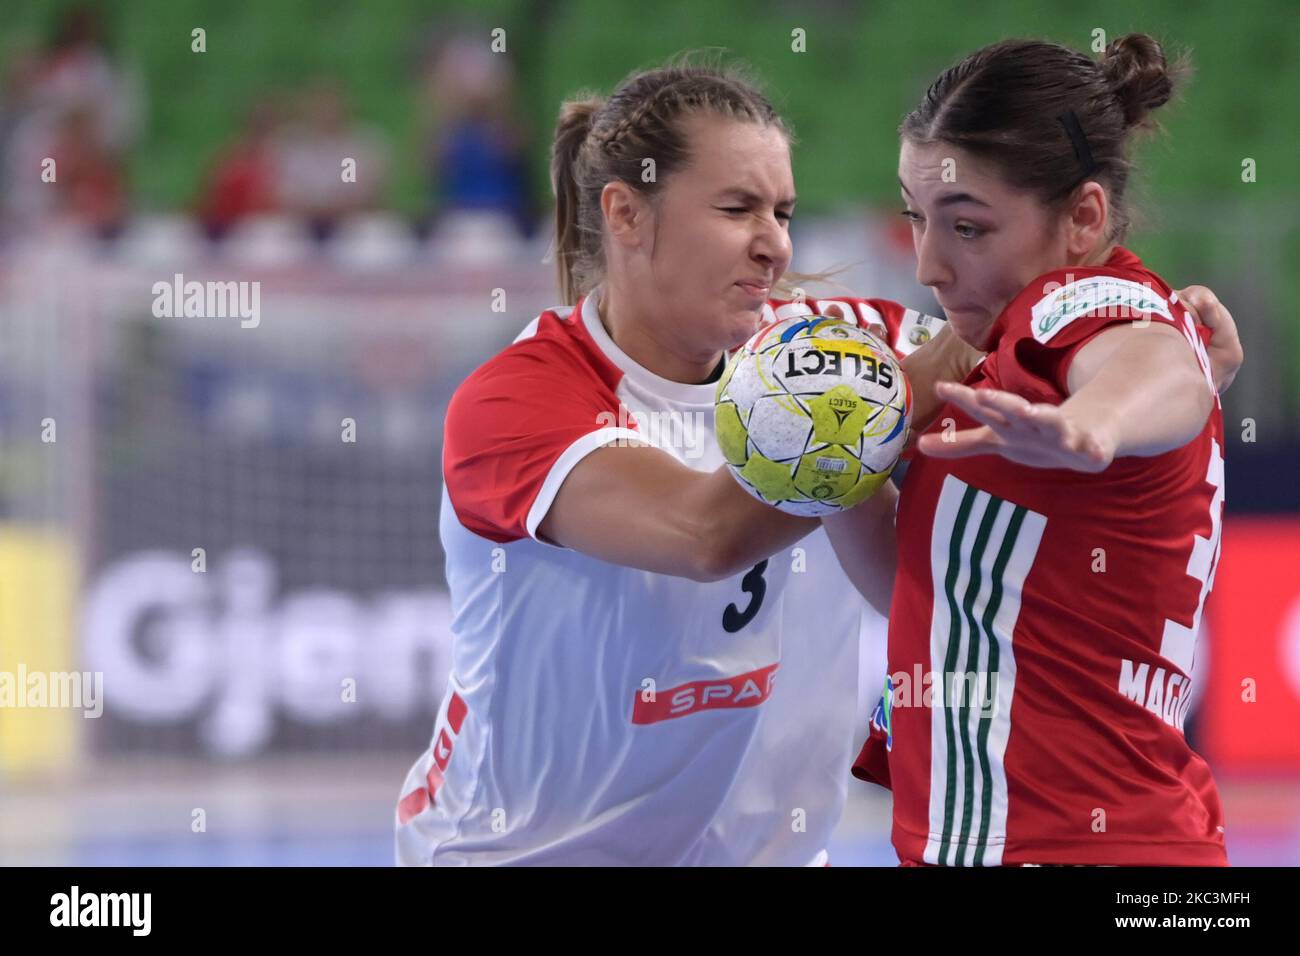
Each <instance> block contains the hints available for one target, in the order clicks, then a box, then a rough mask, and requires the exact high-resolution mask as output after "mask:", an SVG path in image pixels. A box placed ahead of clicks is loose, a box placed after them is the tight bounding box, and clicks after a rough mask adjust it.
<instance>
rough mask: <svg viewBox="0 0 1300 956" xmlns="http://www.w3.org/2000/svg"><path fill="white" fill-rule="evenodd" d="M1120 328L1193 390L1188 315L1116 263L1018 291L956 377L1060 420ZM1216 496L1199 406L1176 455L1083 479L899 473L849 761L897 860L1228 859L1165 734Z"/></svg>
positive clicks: (1172, 731)
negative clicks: (882, 661)
mask: <svg viewBox="0 0 1300 956" xmlns="http://www.w3.org/2000/svg"><path fill="white" fill-rule="evenodd" d="M1132 321H1137V322H1139V323H1143V322H1147V321H1150V322H1159V323H1163V324H1166V325H1170V326H1172V327H1173V328H1175V329H1177V330H1178V331H1179V332H1180V333H1182V334H1183V336H1184V337H1185V338H1186V339H1187V341H1188V344H1189V347H1191V348H1192V349H1194V351H1195V352H1196V355H1197V358H1198V361H1199V362H1200V364H1201V366H1202V368H1203V370H1204V371H1205V375H1206V382H1207V387H1208V388H1210V389H1211V390H1212V391H1213V387H1214V386H1213V380H1212V378H1211V376H1210V370H1209V361H1208V358H1207V357H1206V354H1205V349H1204V345H1203V342H1202V340H1201V338H1200V336H1199V335H1198V331H1197V329H1196V327H1195V325H1194V324H1193V321H1192V319H1191V317H1190V316H1189V315H1188V313H1187V311H1186V310H1185V309H1184V308H1183V307H1182V305H1181V304H1179V302H1178V299H1177V297H1176V296H1175V295H1173V293H1172V292H1171V290H1170V288H1169V286H1168V285H1167V284H1166V283H1165V282H1164V281H1163V280H1162V279H1160V278H1159V277H1158V276H1156V275H1155V274H1154V273H1152V272H1151V271H1149V270H1148V269H1146V268H1145V267H1144V266H1143V265H1142V263H1141V261H1140V260H1139V259H1138V258H1137V257H1136V256H1134V255H1133V254H1132V253H1131V252H1129V251H1128V250H1126V249H1116V250H1115V252H1114V254H1113V255H1112V256H1111V257H1110V259H1109V260H1108V261H1107V262H1106V264H1105V266H1103V267H1100V268H1091V269H1075V270H1072V271H1071V272H1069V273H1067V272H1066V271H1064V270H1063V271H1061V272H1056V273H1050V274H1048V275H1045V276H1042V277H1040V278H1039V279H1037V280H1035V281H1034V282H1033V283H1031V284H1030V285H1029V286H1028V287H1027V288H1026V289H1025V290H1024V291H1023V292H1021V293H1020V295H1019V296H1017V297H1016V298H1015V299H1014V300H1012V302H1011V303H1010V304H1009V305H1008V306H1007V308H1006V309H1005V310H1004V311H1003V313H1002V314H1001V315H1000V316H999V317H998V319H997V321H996V323H995V325H994V328H993V337H992V339H991V343H990V345H989V350H990V351H989V355H988V357H987V358H986V359H985V360H984V361H983V362H982V363H981V364H980V365H979V366H978V367H977V368H976V369H975V370H974V371H973V372H972V373H971V374H970V376H969V377H968V378H967V379H966V384H968V385H970V386H971V387H973V388H977V389H978V388H996V389H1003V390H1005V391H1009V392H1014V393H1016V394H1018V395H1022V396H1024V397H1025V398H1027V399H1029V400H1030V401H1034V402H1048V403H1051V404H1060V403H1061V402H1063V401H1064V400H1065V399H1066V397H1067V396H1068V391H1067V389H1066V374H1067V372H1068V370H1069V366H1070V361H1071V359H1072V358H1073V356H1074V355H1075V354H1076V353H1077V352H1078V350H1079V349H1080V348H1081V347H1082V346H1083V345H1084V344H1086V343H1087V342H1088V341H1089V340H1091V339H1092V338H1093V337H1094V336H1096V335H1097V334H1098V333H1099V332H1101V331H1102V330H1104V329H1106V328H1108V327H1109V326H1112V325H1116V324H1118V323H1121V322H1132ZM1158 413H1159V410H1158V409H1153V410H1152V414H1158ZM949 418H950V419H953V420H954V421H955V425H956V427H957V428H958V429H962V428H970V427H975V426H976V425H977V424H978V423H976V422H974V421H972V420H971V419H970V418H969V417H968V416H966V415H964V414H963V413H962V412H961V411H960V410H959V409H957V408H955V407H953V406H948V407H947V408H945V409H944V410H943V411H942V412H941V413H940V414H939V416H938V419H937V420H936V422H935V423H934V425H933V426H932V428H931V430H932V431H933V430H941V429H942V428H943V427H945V423H944V420H945V419H949ZM1223 500H1224V498H1223V416H1222V411H1221V409H1220V407H1219V404H1218V399H1217V396H1216V399H1215V405H1214V408H1213V410H1212V411H1211V414H1210V416H1209V419H1208V421H1207V422H1206V424H1205V427H1204V429H1203V430H1202V431H1201V433H1200V435H1198V436H1197V437H1196V438H1195V439H1194V440H1192V441H1190V442H1188V443H1187V444H1186V445H1184V446H1183V447H1181V448H1178V449H1175V450H1173V451H1170V452H1167V453H1165V454H1162V455H1159V456H1156V457H1152V458H1136V457H1126V458H1120V459H1117V460H1116V461H1115V462H1114V463H1113V464H1112V465H1111V466H1110V467H1109V468H1107V469H1106V470H1105V471H1103V472H1101V473H1099V474H1083V473H1080V472H1073V471H1068V470H1063V469H1040V468H1031V467H1027V466H1024V465H1019V464H1016V463H1014V462H1011V461H1007V460H1006V459H1003V458H1000V457H996V456H979V457H976V458H969V459H962V460H943V459H938V458H928V457H925V456H922V455H917V456H916V458H915V460H914V461H913V463H912V465H911V468H910V470H909V471H908V474H907V476H906V480H905V482H904V486H903V491H902V497H901V500H900V502H899V512H898V540H899V562H898V564H899V572H898V578H897V581H896V584H895V588H894V597H893V604H892V609H891V613H890V626H889V673H890V675H891V676H890V679H889V680H890V686H889V688H888V689H887V691H886V698H887V699H886V700H885V701H883V702H882V706H880V707H878V708H877V712H876V714H875V715H874V717H873V720H872V731H871V737H870V738H869V739H868V741H867V743H866V745H865V746H864V747H863V748H862V752H861V754H860V756H859V757H858V761H857V763H856V765H855V766H854V773H855V775H857V776H859V777H861V778H862V779H866V780H872V781H874V782H877V783H880V784H882V785H884V786H889V787H891V789H892V790H893V792H894V831H893V840H894V846H895V848H896V849H897V851H898V855H899V858H900V859H901V860H903V861H905V862H917V863H920V862H924V863H932V864H941V865H945V864H946V865H955V866H963V865H964V866H972V865H974V866H979V865H998V864H1023V863H1035V864H1053V863H1056V864H1118V865H1143V864H1151V865H1171V864H1189V865H1223V864H1226V862H1227V857H1226V853H1225V850H1224V838H1223V813H1222V809H1221V807H1220V803H1219V795H1218V792H1217V790H1216V788H1215V785H1214V781H1213V779H1212V777H1211V775H1210V769H1209V767H1208V766H1207V765H1206V763H1205V761H1204V760H1203V759H1202V758H1201V757H1200V756H1198V755H1197V754H1196V753H1195V752H1193V751H1192V749H1191V748H1190V747H1189V746H1188V744H1187V742H1186V740H1185V739H1184V736H1183V723H1184V720H1185V719H1186V716H1187V709H1188V706H1189V704H1190V702H1191V676H1190V675H1191V673H1192V660H1193V654H1194V650H1195V642H1196V634H1197V630H1198V628H1199V625H1200V621H1201V612H1202V610H1203V608H1204V606H1205V599H1206V597H1207V595H1208V594H1209V591H1210V589H1211V587H1212V586H1213V581H1214V571H1215V566H1216V564H1217V561H1218V554H1219V531H1220V525H1221V516H1222V511H1223Z"/></svg>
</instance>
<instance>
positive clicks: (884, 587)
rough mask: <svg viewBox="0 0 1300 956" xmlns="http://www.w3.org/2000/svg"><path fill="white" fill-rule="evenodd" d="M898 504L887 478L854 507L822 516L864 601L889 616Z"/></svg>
mask: <svg viewBox="0 0 1300 956" xmlns="http://www.w3.org/2000/svg"><path fill="white" fill-rule="evenodd" d="M897 505H898V489H897V488H895V487H894V484H893V482H890V481H887V482H885V483H884V485H882V486H881V488H880V490H879V491H877V492H876V493H875V494H874V495H872V496H871V497H870V498H868V499H867V500H866V501H864V502H862V504H860V505H858V506H857V507H855V508H850V509H849V510H848V511H844V512H841V513H840V514H836V515H827V516H825V517H823V518H822V526H823V527H825V528H826V535H827V537H829V538H830V539H831V545H832V546H833V547H834V548H835V556H836V557H838V558H839V560H840V566H841V567H842V568H843V569H844V573H845V574H847V575H848V578H849V580H850V581H852V582H853V586H854V587H855V588H857V589H858V592H859V593H860V594H861V595H862V596H863V597H864V598H866V600H867V603H868V604H870V605H871V606H872V607H873V608H875V609H876V611H877V612H878V613H879V614H881V615H883V616H885V617H888V616H889V603H890V601H891V599H892V598H893V594H894V575H895V573H896V572H897V570H898V547H897V532H896V530H895V524H894V513H895V509H896V508H897Z"/></svg>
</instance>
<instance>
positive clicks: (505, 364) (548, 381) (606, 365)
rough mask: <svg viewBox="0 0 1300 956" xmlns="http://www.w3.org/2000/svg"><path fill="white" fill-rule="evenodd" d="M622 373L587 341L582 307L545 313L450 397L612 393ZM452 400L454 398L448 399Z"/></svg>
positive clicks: (571, 307) (592, 342)
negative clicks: (540, 391)
mask: <svg viewBox="0 0 1300 956" xmlns="http://www.w3.org/2000/svg"><path fill="white" fill-rule="evenodd" d="M622 374H623V373H622V371H621V370H620V369H619V368H618V366H616V365H615V364H614V363H613V362H612V361H611V360H610V359H609V358H608V357H607V356H606V355H605V354H604V353H603V352H602V351H601V350H600V347H599V346H598V345H597V344H596V342H595V341H594V340H593V338H592V336H591V333H590V331H588V329H587V328H586V326H585V325H584V324H583V319H582V302H581V301H579V303H578V304H577V305H576V306H558V307H555V308H550V309H546V310H545V311H543V312H542V313H541V314H540V315H538V316H537V318H535V319H533V320H532V321H531V322H529V323H528V324H527V325H526V326H524V328H523V330H522V331H521V332H520V333H519V334H518V335H517V336H515V339H514V341H513V342H511V343H510V344H509V345H508V346H506V347H505V348H504V349H502V350H501V351H500V352H498V353H497V354H496V355H494V356H493V357H492V358H490V359H488V360H487V361H486V362H484V363H483V364H482V365H480V366H479V367H478V368H476V369H475V370H474V371H473V372H472V373H470V375H469V377H468V378H466V379H465V381H464V382H463V383H462V384H461V386H460V388H458V389H457V390H456V397H464V396H472V395H474V394H476V393H479V392H482V391H485V390H486V391H496V390H497V389H499V388H500V387H501V386H503V385H504V386H506V387H510V386H513V387H515V388H519V387H521V386H524V385H526V386H527V388H528V389H529V390H530V391H531V390H535V389H536V388H538V387H539V386H542V387H548V388H554V389H559V390H561V391H569V390H571V389H573V388H575V387H579V388H589V387H596V388H600V389H602V390H603V389H610V390H612V389H614V388H616V387H617V385H618V381H619V379H620V378H621V377H622ZM453 401H455V398H453Z"/></svg>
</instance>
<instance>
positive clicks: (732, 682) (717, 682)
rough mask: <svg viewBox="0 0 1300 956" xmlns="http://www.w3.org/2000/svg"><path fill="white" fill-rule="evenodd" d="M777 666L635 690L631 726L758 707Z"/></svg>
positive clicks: (770, 683) (769, 685)
mask: <svg viewBox="0 0 1300 956" xmlns="http://www.w3.org/2000/svg"><path fill="white" fill-rule="evenodd" d="M780 666H781V665H780V664H779V663H777V664H769V665H768V666H767V667H760V668H759V669H758V670H755V671H748V672H746V673H744V674H737V675H736V676H735V677H720V678H715V679H713V680H697V681H692V682H691V683H689V684H681V685H680V686H677V687H670V688H668V689H667V690H664V691H658V692H656V691H653V690H638V691H636V697H635V703H634V704H633V705H632V723H634V724H657V723H659V721H661V720H673V719H674V718H677V717H685V716H686V715H687V714H696V713H699V712H700V711H702V710H724V709H732V708H735V707H757V706H758V705H759V704H761V703H763V701H765V700H767V698H768V697H769V696H771V694H772V681H773V680H774V679H775V677H776V669H777V668H778V667H780Z"/></svg>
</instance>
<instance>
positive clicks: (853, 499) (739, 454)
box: [714, 315, 912, 517]
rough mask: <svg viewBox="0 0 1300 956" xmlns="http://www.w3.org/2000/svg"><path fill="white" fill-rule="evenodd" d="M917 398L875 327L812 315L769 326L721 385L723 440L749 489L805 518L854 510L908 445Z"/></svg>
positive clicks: (718, 415)
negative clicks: (869, 329)
mask: <svg viewBox="0 0 1300 956" xmlns="http://www.w3.org/2000/svg"><path fill="white" fill-rule="evenodd" d="M911 409H912V396H911V391H910V390H909V388H908V385H907V380H906V379H905V378H904V376H903V370H902V368H900V367H899V364H898V361H897V359H895V357H894V353H893V352H892V351H890V349H889V347H888V346H886V345H885V344H884V343H883V342H881V341H880V339H878V338H876V336H874V335H872V334H871V333H870V332H868V331H867V330H866V329H863V328H861V327H859V326H857V325H850V324H848V323H846V322H841V321H839V320H838V319H834V318H829V317H825V316H816V315H805V316H798V317H795V318H791V319H786V320H784V321H782V322H776V323H774V324H772V325H768V326H766V327H764V328H762V329H760V330H759V331H758V332H757V333H755V335H754V337H753V338H751V339H750V340H749V341H748V342H746V343H745V344H744V345H743V346H742V347H741V348H740V349H738V350H737V351H736V353H735V355H733V356H732V358H731V362H730V363H729V364H728V365H727V368H726V371H725V372H723V375H722V379H721V381H719V382H718V393H717V401H716V404H715V405H714V421H715V424H716V428H717V436H718V444H719V446H721V448H722V453H723V455H724V456H725V457H726V459H727V465H728V467H730V469H731V473H732V474H733V475H735V476H736V479H737V480H738V481H739V482H740V484H741V487H743V488H744V489H745V490H746V491H748V492H749V493H750V494H752V495H753V496H754V497H755V498H758V499H759V500H760V501H763V502H766V503H767V504H769V505H773V506H774V507H777V508H780V509H781V510H782V511H786V512H789V513H790V514H795V515H802V516H804V517H816V516H818V515H827V514H834V513H835V512H837V511H843V510H845V509H847V508H852V507H853V506H854V505H856V504H858V503H859V502H861V501H865V500H866V499H867V498H869V497H871V495H872V494H873V493H874V492H875V491H876V489H878V488H879V487H880V486H881V485H882V484H884V483H885V481H886V480H888V478H889V473H890V472H891V471H893V469H894V465H895V463H896V462H897V461H898V456H899V454H900V453H901V452H902V450H903V445H904V444H905V443H906V442H907V430H908V423H909V421H910V416H911Z"/></svg>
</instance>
